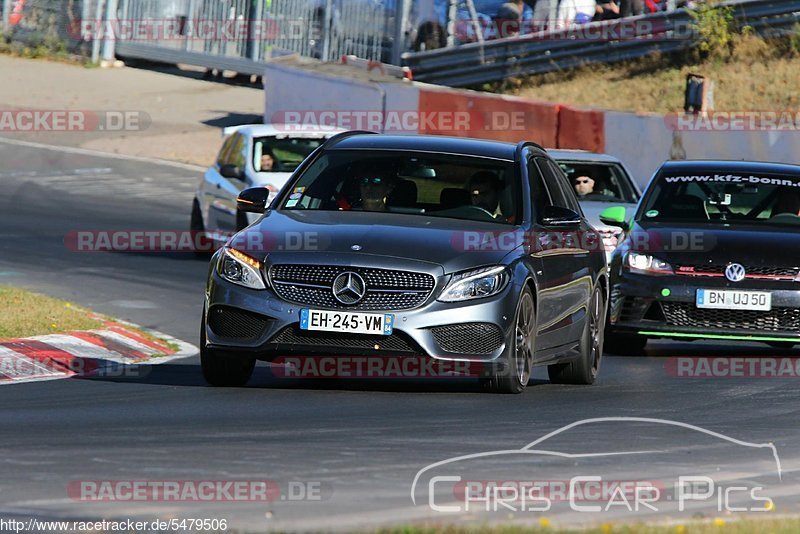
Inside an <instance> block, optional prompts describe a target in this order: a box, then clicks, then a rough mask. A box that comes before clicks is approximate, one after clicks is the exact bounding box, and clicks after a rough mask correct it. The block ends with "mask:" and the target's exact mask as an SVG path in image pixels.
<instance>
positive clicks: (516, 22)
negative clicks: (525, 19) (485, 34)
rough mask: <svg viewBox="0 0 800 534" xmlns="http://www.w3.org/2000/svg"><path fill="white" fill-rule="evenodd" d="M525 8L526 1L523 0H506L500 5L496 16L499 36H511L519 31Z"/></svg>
mask: <svg viewBox="0 0 800 534" xmlns="http://www.w3.org/2000/svg"><path fill="white" fill-rule="evenodd" d="M524 9H525V2H524V1H523V0H514V1H511V2H505V3H504V4H502V5H501V6H500V8H499V9H498V10H497V15H495V18H494V22H495V24H496V25H497V36H498V37H511V36H512V35H517V34H518V33H519V31H520V28H521V26H522V12H523V11H524Z"/></svg>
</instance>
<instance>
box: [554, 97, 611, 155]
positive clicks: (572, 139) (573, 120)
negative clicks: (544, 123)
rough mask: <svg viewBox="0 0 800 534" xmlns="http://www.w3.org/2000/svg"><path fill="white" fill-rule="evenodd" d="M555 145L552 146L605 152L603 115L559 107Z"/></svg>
mask: <svg viewBox="0 0 800 534" xmlns="http://www.w3.org/2000/svg"><path fill="white" fill-rule="evenodd" d="M557 143H558V144H556V145H553V146H557V147H558V148H580V149H583V150H589V151H591V152H605V149H606V137H605V113H604V112H603V111H596V110H586V109H576V108H573V107H569V106H559V109H558V135H557Z"/></svg>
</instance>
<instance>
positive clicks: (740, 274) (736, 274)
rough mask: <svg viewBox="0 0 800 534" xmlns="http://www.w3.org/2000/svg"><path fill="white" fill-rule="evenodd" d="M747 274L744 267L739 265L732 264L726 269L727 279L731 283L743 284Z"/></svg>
mask: <svg viewBox="0 0 800 534" xmlns="http://www.w3.org/2000/svg"><path fill="white" fill-rule="evenodd" d="M745 274H746V273H745V270H744V267H743V266H742V265H740V264H738V263H731V264H730V265H728V266H727V267H726V268H725V278H727V279H728V280H730V281H731V282H741V281H742V280H744V276H745Z"/></svg>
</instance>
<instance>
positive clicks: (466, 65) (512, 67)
mask: <svg viewBox="0 0 800 534" xmlns="http://www.w3.org/2000/svg"><path fill="white" fill-rule="evenodd" d="M721 5H725V6H733V7H734V16H735V20H736V23H737V24H738V25H739V26H740V27H743V26H750V27H751V28H752V29H753V30H754V31H755V32H756V33H758V34H761V35H771V34H775V33H781V32H789V31H792V28H793V26H794V25H795V24H797V23H800V1H798V0H749V1H745V2H725V3H723V4H721ZM692 23H693V19H692V17H691V16H690V14H689V11H688V10H686V9H679V10H676V11H672V12H668V13H656V14H652V15H642V16H637V17H628V18H625V19H617V20H611V21H604V22H593V23H590V24H585V25H581V26H575V27H570V28H565V29H561V30H555V31H545V32H537V33H533V34H528V35H521V36H515V37H507V38H505V39H497V40H495V41H485V42H483V43H470V44H465V45H461V46H457V47H454V48H446V49H439V50H432V51H429V52H417V53H406V54H403V63H404V65H407V66H408V67H410V68H411V72H412V74H413V76H414V79H415V80H418V81H422V82H429V83H436V84H441V85H448V86H451V87H466V86H473V85H478V84H481V83H487V82H496V81H500V80H503V79H506V78H509V77H515V76H526V75H531V74H543V73H547V72H553V71H558V70H564V69H569V68H573V67H577V66H580V65H588V64H593V63H614V62H619V61H627V60H632V59H639V58H642V57H645V56H647V55H649V54H652V53H654V52H660V53H671V52H675V51H679V50H685V49H688V48H691V47H692V46H695V44H696V43H697V40H698V36H697V35H696V33H695V32H694V30H693V24H692Z"/></svg>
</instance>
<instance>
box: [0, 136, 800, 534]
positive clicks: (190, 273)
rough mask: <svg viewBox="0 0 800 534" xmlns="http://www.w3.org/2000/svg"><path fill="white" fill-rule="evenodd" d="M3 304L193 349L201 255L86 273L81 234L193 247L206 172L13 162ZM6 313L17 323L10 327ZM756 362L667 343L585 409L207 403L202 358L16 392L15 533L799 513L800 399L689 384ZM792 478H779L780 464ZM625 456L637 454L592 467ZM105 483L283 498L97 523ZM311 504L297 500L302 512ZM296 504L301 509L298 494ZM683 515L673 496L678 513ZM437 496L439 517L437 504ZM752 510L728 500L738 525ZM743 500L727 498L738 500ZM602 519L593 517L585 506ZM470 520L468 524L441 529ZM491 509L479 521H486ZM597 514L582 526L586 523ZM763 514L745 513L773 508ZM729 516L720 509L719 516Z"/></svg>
mask: <svg viewBox="0 0 800 534" xmlns="http://www.w3.org/2000/svg"><path fill="white" fill-rule="evenodd" d="M0 162H2V167H0V184H2V193H0V220H1V221H2V224H0V283H3V284H13V285H18V286H22V287H26V288H30V289H33V290H38V291H41V292H44V293H47V294H51V295H53V296H56V297H62V298H67V299H70V300H72V301H75V302H77V303H80V304H82V305H85V306H88V307H91V308H93V309H95V310H97V311H100V312H103V313H108V314H111V315H115V316H118V317H121V318H123V319H127V320H130V321H133V322H136V323H138V324H141V325H144V326H146V327H149V328H155V329H158V330H160V331H163V332H166V333H168V334H170V335H172V336H175V337H177V338H180V339H182V340H184V341H187V342H190V343H193V344H195V345H197V344H198V342H199V340H198V331H199V322H200V314H201V308H202V293H203V286H204V281H205V275H206V269H207V262H206V261H205V260H202V259H195V257H194V256H193V255H192V254H190V253H163V254H162V253H152V252H150V253H107V252H75V251H72V250H70V249H69V248H68V246H67V245H66V244H65V236H66V235H67V234H68V233H69V232H72V231H76V230H183V229H186V228H187V227H188V219H189V208H190V203H191V198H192V192H193V189H194V187H195V185H196V182H197V180H198V179H199V177H200V172H199V171H196V170H192V169H190V168H188V167H187V168H182V167H180V166H168V165H163V164H159V163H148V162H143V161H136V160H126V159H121V158H107V157H97V156H90V155H82V154H76V153H66V152H63V151H59V150H55V149H44V148H33V147H23V146H18V145H12V144H7V143H5V142H0ZM3 312H5V310H3ZM781 355H786V351H781V350H778V349H772V348H769V347H766V346H762V345H758V344H745V343H741V344H727V345H722V344H716V343H713V344H712V343H693V344H692V343H671V342H658V343H651V344H650V345H649V346H648V349H647V352H646V355H642V357H612V356H606V358H605V360H604V362H603V367H602V370H601V374H600V379H599V382H598V383H597V384H596V385H594V386H591V387H571V386H554V385H550V384H549V383H548V382H547V381H546V380H545V379H544V376H546V373H543V372H542V371H541V370H537V373H536V375H535V377H534V380H533V381H532V383H531V385H530V387H529V388H528V389H527V390H526V392H525V393H524V394H522V395H519V396H502V395H493V394H487V393H483V392H482V391H481V390H480V389H479V388H478V387H477V385H476V384H474V383H473V382H472V381H468V380H466V379H458V378H452V379H445V380H431V379H420V380H416V381H408V380H407V381H403V380H386V379H371V380H361V381H357V380H344V379H338V380H316V381H307V380H298V379H289V378H286V379H282V380H281V379H277V378H275V377H274V376H273V374H272V372H271V370H270V368H269V367H267V366H265V365H263V364H261V365H259V367H257V369H256V374H255V376H254V378H253V380H252V381H251V382H250V384H249V385H248V386H247V387H245V388H236V389H216V388H211V387H207V386H206V385H205V383H204V382H203V379H202V377H201V374H200V368H199V362H198V358H196V357H194V358H189V359H185V360H181V361H178V362H173V363H168V364H164V365H161V366H154V367H149V368H145V369H143V370H142V372H141V373H139V374H140V376H128V377H118V378H96V379H68V380H56V381H47V382H35V383H25V384H17V385H9V386H3V387H0V413H1V414H2V417H1V418H0V421H2V425H0V470H2V478H0V516H2V517H4V518H9V517H17V518H20V519H25V518H30V517H38V518H70V519H100V518H106V519H112V518H118V519H127V518H133V519H142V520H152V519H156V518H159V519H171V518H208V519H222V518H224V519H227V521H228V523H229V526H230V527H234V528H239V529H243V530H246V531H264V530H269V529H285V530H320V529H333V530H343V531H344V530H351V529H354V528H374V527H377V526H381V525H386V524H396V523H411V522H417V521H422V520H429V521H435V522H450V521H492V522H495V521H498V522H499V521H512V522H525V523H534V524H535V523H536V522H537V521H538V520H539V519H540V518H541V517H547V518H548V519H550V520H551V521H552V522H553V523H554V524H576V523H586V522H602V521H607V520H613V519H621V518H624V519H626V520H632V521H643V520H648V519H651V518H653V517H658V518H678V519H687V520H688V519H690V518H692V517H718V516H722V517H726V518H727V517H731V516H732V515H736V514H731V513H726V512H725V510H724V507H721V506H720V500H719V499H718V498H717V496H718V494H720V493H721V492H720V491H719V489H718V488H719V487H722V486H726V487H727V486H732V485H735V486H740V485H748V484H749V485H750V486H753V485H758V486H762V487H763V488H764V489H763V491H762V492H761V494H762V495H767V496H769V497H771V498H772V499H773V500H774V502H775V512H774V513H787V512H793V511H796V510H797V508H798V505H797V497H796V496H797V495H798V494H800V493H799V492H798V486H800V478H799V476H798V468H799V467H800V445H798V444H800V425H798V422H800V388H798V384H800V378H797V377H795V378H791V377H789V378H685V377H678V376H673V375H674V373H671V372H670V371H669V370H670V369H671V368H672V367H671V365H673V363H674V361H675V360H673V359H671V358H673V357H678V356H712V357H713V356H723V357H729V356H739V357H742V356H781ZM609 417H616V418H625V417H627V418H630V417H638V418H654V419H659V420H669V421H677V422H681V423H687V424H690V425H696V426H697V427H700V428H702V429H706V430H708V431H711V432H714V433H719V434H722V435H724V436H728V437H730V438H733V439H735V440H739V442H736V443H734V442H732V441H729V440H725V439H723V438H721V437H719V436H716V435H712V434H709V433H704V432H701V431H699V430H697V429H693V428H687V427H680V426H675V425H669V424H666V423H660V422H657V421H641V420H639V421H631V420H608V421H597V422H594V423H587V424H583V425H578V426H575V427H574V428H571V429H568V430H566V431H564V432H563V433H558V434H557V435H555V436H553V437H552V438H550V439H548V440H546V441H545V442H542V443H540V444H538V445H536V446H535V447H534V448H535V449H537V450H540V449H548V450H551V451H553V450H557V451H561V452H562V453H564V454H563V455H560V456H553V455H547V454H517V455H513V454H500V455H485V456H481V457H477V458H470V459H465V460H463V461H461V462H455V463H451V464H447V465H443V466H439V467H437V468H435V469H433V470H428V471H424V472H423V473H422V474H421V477H420V479H419V480H420V482H419V483H418V484H417V487H416V492H415V497H416V504H415V502H414V501H412V499H411V491H412V482H413V481H414V479H415V475H417V473H418V471H420V470H421V469H423V468H425V467H426V466H427V465H428V464H431V463H434V462H439V461H443V460H447V459H448V458H451V457H455V456H461V455H472V454H477V453H483V452H488V451H497V450H505V451H513V450H518V449H520V448H522V447H523V446H525V445H526V444H529V443H531V442H533V441H534V440H537V439H538V438H540V437H542V436H545V435H546V434H548V433H550V432H553V431H556V430H558V429H559V428H561V427H563V426H565V425H569V424H571V423H574V422H577V421H581V420H584V419H587V418H609ZM742 442H747V443H749V444H763V443H773V444H774V446H775V450H776V451H777V454H778V456H779V460H780V467H781V469H782V473H781V477H779V476H778V474H777V467H776V461H775V457H774V455H773V454H772V452H771V449H770V448H768V447H763V446H762V447H760V448H758V447H752V446H748V445H744V444H743V443H742ZM610 452H636V453H637V454H618V455H613V456H608V455H598V456H586V455H587V454H588V455H593V454H600V453H610ZM433 473H436V474H437V475H442V474H443V475H450V476H452V475H458V476H461V477H462V480H475V481H486V480H530V479H536V480H549V481H553V480H560V481H564V480H568V479H570V477H573V476H577V475H579V476H583V475H597V476H601V477H603V479H604V480H658V481H661V483H662V484H663V486H664V487H665V488H668V487H669V485H670V484H671V483H672V481H671V477H672V478H674V477H675V476H676V474H678V473H681V474H685V475H691V476H708V477H710V478H712V479H713V480H714V482H715V484H716V485H717V487H718V488H717V491H715V492H714V493H713V496H712V497H710V498H708V499H705V500H700V499H696V500H694V501H693V502H691V503H689V505H690V506H688V507H687V509H686V510H684V511H679V510H678V507H677V502H676V499H675V495H674V494H671V493H670V492H669V491H665V492H664V493H665V495H664V496H663V498H661V499H660V500H658V502H657V503H656V505H655V506H654V508H657V510H651V509H650V508H644V509H641V510H639V511H638V512H636V511H634V512H627V511H626V510H624V509H623V508H622V507H620V506H617V507H613V508H612V509H611V510H610V511H608V512H590V511H586V510H584V511H578V510H575V509H574V508H573V507H571V506H568V503H567V502H565V501H563V500H561V501H558V500H557V499H554V502H553V503H552V507H551V508H550V509H549V510H547V511H544V512H534V511H519V510H517V511H514V510H510V509H508V508H507V507H503V506H500V507H499V509H498V511H493V510H490V511H489V512H486V511H485V510H483V511H482V509H481V506H475V507H473V508H471V509H470V510H464V505H463V502H462V503H461V505H460V506H458V498H457V497H458V494H457V493H458V492H457V491H454V490H453V488H452V482H451V483H450V484H451V486H450V487H448V486H447V484H445V483H439V484H438V485H435V486H434V487H435V491H434V492H433V493H430V492H429V491H428V488H430V487H431V485H429V482H430V479H431V476H432V474H433ZM87 480H89V481H97V480H112V481H119V480H149V481H175V480H178V481H186V480H189V481H202V480H207V481H209V480H211V481H230V480H269V481H273V483H274V484H276V485H277V487H278V488H279V489H280V491H281V495H280V497H275V498H274V499H273V500H272V501H271V502H265V501H255V502H242V501H237V502H230V501H227V500H225V499H217V500H214V501H213V502H203V503H196V502H164V501H152V500H135V501H125V502H113V501H102V502H86V501H82V500H80V499H79V498H76V495H75V494H74V492H72V491H70V490H69V489H68V488H70V487H71V486H70V483H72V484H75V483H76V482H79V481H87ZM298 488H300V489H299V490H298ZM292 492H293V493H292ZM666 494H669V495H666ZM432 495H433V496H435V498H434V497H433V496H432ZM743 495H744V494H742V493H738V494H735V495H734V496H732V497H731V500H730V502H727V500H726V502H725V504H729V505H730V506H733V505H734V502H735V503H737V504H738V505H742V502H743V499H744V501H747V500H748V499H747V498H744V497H742V496H743ZM726 499H727V498H726ZM589 500H591V499H589ZM431 501H434V502H435V504H436V506H444V505H447V504H450V505H453V503H455V506H456V508H458V509H459V511H457V512H455V511H454V512H443V511H436V510H434V509H433V508H432V507H431V506H430V505H429V503H430V502H431ZM479 504H481V503H479ZM582 504H587V503H586V501H585V500H584V501H582ZM762 504H763V502H757V501H756V502H752V499H751V500H750V501H749V504H747V503H746V504H744V505H743V506H744V507H755V506H761V505H762ZM720 508H722V509H720Z"/></svg>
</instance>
